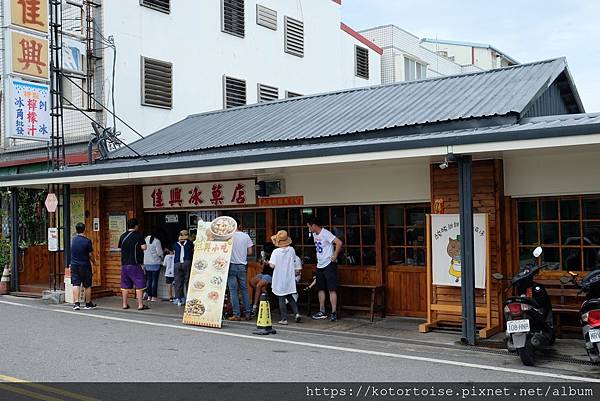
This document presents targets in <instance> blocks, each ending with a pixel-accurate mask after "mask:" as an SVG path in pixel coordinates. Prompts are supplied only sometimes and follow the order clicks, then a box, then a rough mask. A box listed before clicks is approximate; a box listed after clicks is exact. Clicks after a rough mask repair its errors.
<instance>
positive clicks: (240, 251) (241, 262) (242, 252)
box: [227, 219, 254, 321]
mask: <svg viewBox="0 0 600 401" xmlns="http://www.w3.org/2000/svg"><path fill="white" fill-rule="evenodd" d="M236 223H237V231H236V232H235V233H233V246H232V250H231V261H230V262H229V275H228V277H227V287H228V288H229V295H230V298H231V307H232V308H233V316H231V317H229V318H228V319H227V320H231V321H239V320H242V318H241V312H240V297H239V295H238V288H239V290H241V292H242V301H243V302H244V316H245V317H246V320H250V316H251V313H252V311H251V309H250V308H251V306H250V297H249V296H248V285H247V284H246V266H247V265H248V256H251V255H252V254H253V252H254V243H253V242H252V239H251V238H250V236H249V235H248V234H246V233H245V232H243V231H242V227H241V224H240V222H239V220H237V219H236Z"/></svg>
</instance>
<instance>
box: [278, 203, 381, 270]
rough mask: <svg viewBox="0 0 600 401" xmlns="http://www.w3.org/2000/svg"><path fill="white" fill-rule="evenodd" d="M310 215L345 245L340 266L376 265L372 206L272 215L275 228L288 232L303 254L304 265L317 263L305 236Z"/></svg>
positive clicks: (309, 209) (312, 246)
mask: <svg viewBox="0 0 600 401" xmlns="http://www.w3.org/2000/svg"><path fill="white" fill-rule="evenodd" d="M309 212H310V213H309ZM312 213H314V215H315V216H316V217H318V218H319V220H321V221H322V223H323V225H324V226H325V227H326V228H327V229H329V231H331V232H332V233H333V235H335V236H336V237H338V238H339V239H340V240H342V241H343V242H344V247H343V249H342V253H340V256H339V261H340V262H339V263H340V264H341V265H350V266H374V265H375V264H376V259H377V258H376V256H377V252H376V249H377V248H376V245H377V244H376V226H375V220H376V219H375V206H346V207H341V206H340V207H319V208H291V209H278V210H277V212H276V213H275V218H276V222H275V224H276V226H277V228H278V229H281V230H287V231H288V233H290V236H291V237H292V239H293V240H294V243H295V244H297V245H298V246H299V249H300V250H301V252H302V258H303V259H304V263H307V264H315V263H316V252H315V247H314V243H313V240H312V238H311V237H309V236H308V229H307V227H306V220H307V217H308V215H309V214H311V215H312ZM303 217H304V218H303ZM300 221H302V223H301V224H299V222H300Z"/></svg>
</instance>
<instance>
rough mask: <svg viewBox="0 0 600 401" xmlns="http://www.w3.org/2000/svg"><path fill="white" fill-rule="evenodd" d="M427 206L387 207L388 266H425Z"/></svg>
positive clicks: (386, 244)
mask: <svg viewBox="0 0 600 401" xmlns="http://www.w3.org/2000/svg"><path fill="white" fill-rule="evenodd" d="M429 212H430V207H429V206H425V205H391V206H385V209H384V216H385V217H384V219H385V241H384V242H385V261H386V263H387V265H388V266H394V265H405V266H425V263H426V258H425V247H426V245H425V215H426V214H427V213H429Z"/></svg>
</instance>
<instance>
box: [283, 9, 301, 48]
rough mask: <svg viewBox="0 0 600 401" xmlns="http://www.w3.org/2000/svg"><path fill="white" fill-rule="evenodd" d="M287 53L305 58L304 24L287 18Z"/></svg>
mask: <svg viewBox="0 0 600 401" xmlns="http://www.w3.org/2000/svg"><path fill="white" fill-rule="evenodd" d="M284 22H285V52H286V53H289V54H292V55H294V56H298V57H304V22H302V21H298V20H295V19H293V18H290V17H287V16H286V17H285V21H284Z"/></svg>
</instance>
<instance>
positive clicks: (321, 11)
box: [103, 0, 382, 140]
mask: <svg viewBox="0 0 600 401" xmlns="http://www.w3.org/2000/svg"><path fill="white" fill-rule="evenodd" d="M340 8H341V1H339V0H338V1H332V0H312V1H299V0H211V1H192V0H187V1H169V0H160V1H159V0H141V1H126V2H104V6H103V9H104V10H103V12H104V34H105V36H111V37H112V38H114V43H115V46H116V56H117V63H116V69H115V75H114V76H115V88H116V89H115V95H116V111H117V114H118V115H120V116H123V117H124V118H125V119H126V120H127V122H128V123H129V124H130V125H131V126H132V127H134V128H135V129H136V130H138V131H139V132H140V133H142V134H144V135H145V134H149V133H152V132H154V131H156V130H157V129H159V128H162V127H164V126H166V125H169V124H171V123H174V122H176V121H179V120H181V119H182V118H184V117H186V116H188V115H190V114H193V113H198V112H202V111H207V110H215V109H221V108H226V107H234V106H240V105H244V104H251V103H257V102H261V101H269V100H277V99H284V98H287V97H291V96H298V95H307V94H314V93H320V92H327V91H332V90H338V89H346V88H353V87H360V86H365V85H375V84H379V83H380V82H381V78H380V77H381V73H380V68H381V67H380V66H381V63H380V54H381V53H382V50H381V49H380V48H378V47H377V46H375V45H374V44H373V43H371V42H370V41H368V40H367V39H366V38H364V37H363V36H362V35H360V34H358V33H356V32H354V31H353V30H352V29H350V28H349V27H347V26H346V25H344V24H342V23H341V11H340ZM112 57H113V52H112V50H111V49H106V50H105V52H104V59H105V61H106V65H107V66H109V65H111V63H112ZM107 79H110V77H107ZM118 130H120V131H122V132H123V134H124V135H123V137H124V138H125V139H127V140H132V139H137V137H136V136H134V135H133V134H132V133H131V131H130V130H129V129H127V127H125V126H123V124H120V125H119V124H118Z"/></svg>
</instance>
